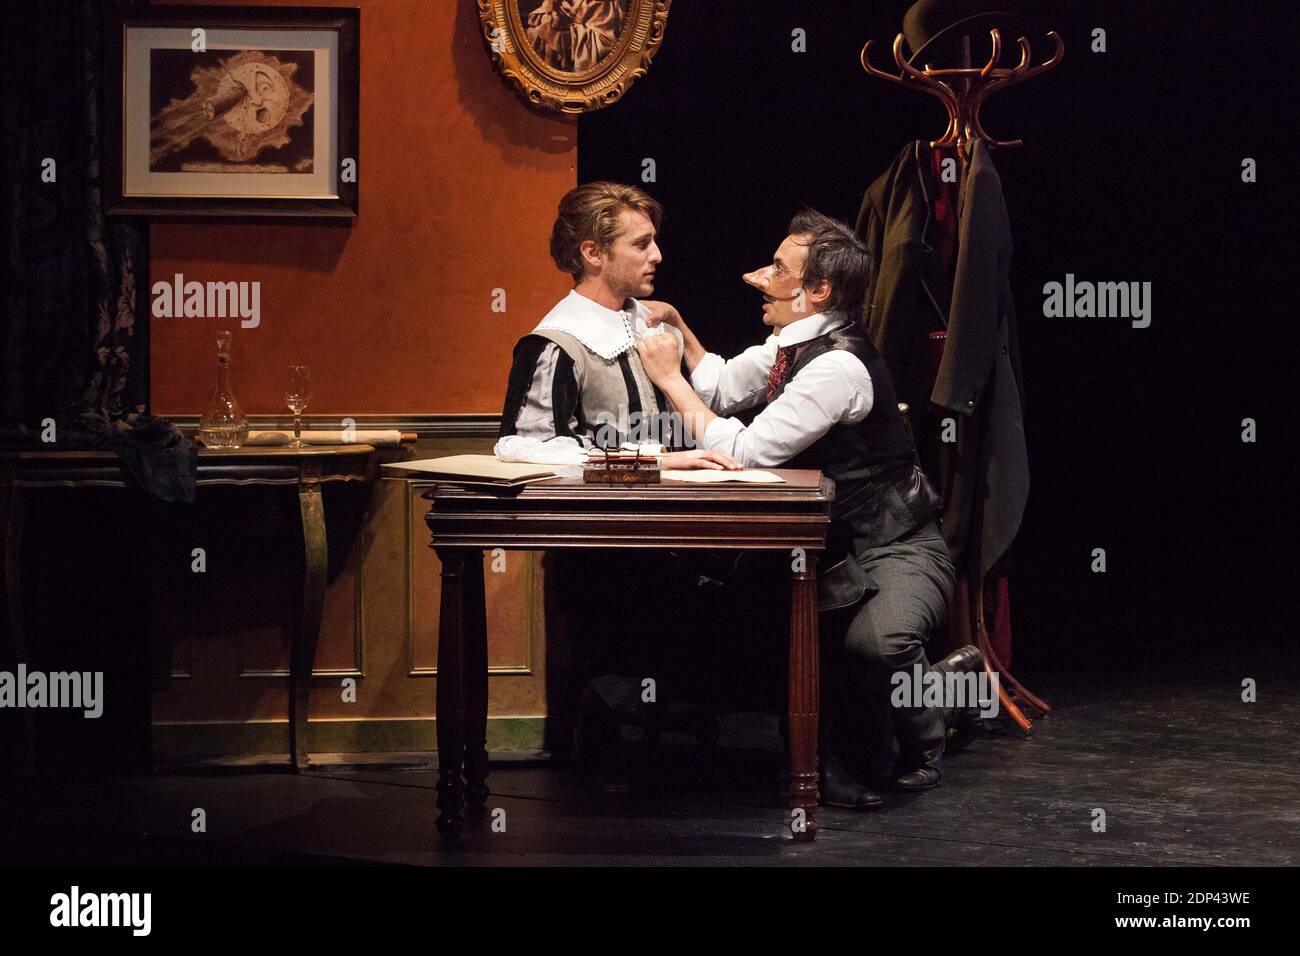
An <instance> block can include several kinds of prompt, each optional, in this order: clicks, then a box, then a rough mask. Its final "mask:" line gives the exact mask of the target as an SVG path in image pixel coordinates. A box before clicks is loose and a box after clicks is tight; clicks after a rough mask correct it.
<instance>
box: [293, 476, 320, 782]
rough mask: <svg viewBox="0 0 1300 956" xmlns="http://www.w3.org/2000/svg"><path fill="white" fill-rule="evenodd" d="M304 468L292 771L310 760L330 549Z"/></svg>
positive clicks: (316, 485)
mask: <svg viewBox="0 0 1300 956" xmlns="http://www.w3.org/2000/svg"><path fill="white" fill-rule="evenodd" d="M308 468H309V464H304V465H303V471H304V474H303V477H302V478H301V480H300V481H299V483H298V510H299V511H300V512H301V514H302V545H303V560H304V565H305V575H304V580H303V587H302V613H301V615H300V616H299V618H298V622H297V627H296V628H295V630H294V635H293V646H292V648H291V649H290V654H289V675H290V676H289V680H290V700H289V757H290V760H291V761H292V763H293V768H294V769H295V770H306V769H307V765H308V762H309V760H310V757H311V748H310V746H309V745H308V740H307V705H308V702H309V701H310V698H311V672H312V667H313V666H314V665H315V663H316V642H317V640H318V639H319V638H320V620H321V612H322V610H323V609H324V607H325V576H326V568H327V564H328V561H329V548H328V546H327V542H326V539H325V505H324V502H323V501H322V500H321V486H320V481H319V480H318V477H319V476H318V475H316V474H311V473H309V471H308Z"/></svg>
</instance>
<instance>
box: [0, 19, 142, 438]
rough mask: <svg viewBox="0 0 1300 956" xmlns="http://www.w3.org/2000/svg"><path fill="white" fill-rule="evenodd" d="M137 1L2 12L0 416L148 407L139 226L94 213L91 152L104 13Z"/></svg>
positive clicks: (0, 420) (62, 416)
mask: <svg viewBox="0 0 1300 956" xmlns="http://www.w3.org/2000/svg"><path fill="white" fill-rule="evenodd" d="M147 6H148V4H147V2H146V0H41V2H30V0H29V2H26V3H23V4H21V5H19V4H15V5H12V7H10V8H7V9H6V14H5V26H4V29H3V30H0V109H2V119H0V141H2V143H3V150H2V152H3V159H2V161H3V164H4V166H3V169H4V179H3V185H2V186H0V197H2V198H0V223H3V240H2V242H3V273H2V274H3V276H4V281H3V301H2V303H0V307H2V309H3V312H2V314H3V322H2V324H0V425H8V426H13V425H16V424H25V425H28V426H35V425H37V424H38V423H39V422H40V421H41V420H42V419H45V418H53V419H55V420H56V421H58V422H59V423H60V427H62V423H64V422H68V421H77V420H80V421H82V422H85V421H87V420H98V421H101V422H105V423H107V422H120V420H122V419H124V418H126V417H127V416H129V415H134V414H135V413H140V412H144V411H145V410H146V405H147V403H148V396H149V365H148V345H149V343H148V315H149V310H148V300H147V296H148V288H147V285H148V283H147V276H148V262H149V256H148V246H147V243H148V223H147V221H146V220H144V219H140V218H122V217H105V215H104V210H103V206H102V205H101V189H100V187H101V182H100V176H101V167H100V162H99V157H100V149H101V147H102V145H103V144H102V143H101V142H100V133H101V130H102V129H103V105H104V94H105V88H106V85H108V84H109V81H108V80H107V79H106V78H105V76H104V75H103V62H104V60H103V39H102V36H103V25H104V19H105V16H106V15H108V14H110V13H111V12H112V11H113V10H130V9H144V8H146V7H147ZM14 7H16V9H14ZM46 159H52V160H53V161H54V171H53V172H54V181H53V182H47V181H45V178H46V177H48V175H49V174H48V172H47V171H46V167H47V166H48V164H46V163H45V160H46Z"/></svg>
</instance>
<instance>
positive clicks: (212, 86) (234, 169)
mask: <svg viewBox="0 0 1300 956" xmlns="http://www.w3.org/2000/svg"><path fill="white" fill-rule="evenodd" d="M360 24H361V11H360V10H358V9H356V8H347V7H342V8H341V7H209V6H195V7H188V6H178V7H153V8H150V9H148V10H144V11H141V12H140V13H138V14H125V15H121V16H119V17H117V18H116V19H113V20H111V21H109V22H108V24H107V25H106V31H107V34H106V37H105V42H106V44H107V46H106V49H105V76H106V78H107V79H106V83H105V111H104V112H105V129H104V134H105V135H104V139H103V144H102V149H103V159H104V200H105V208H106V210H107V211H108V212H109V213H116V214H129V215H186V216H192V215H227V216H230V215H238V216H249V215H252V216H355V215H356V214H357V167H358V164H359V163H360V160H361V157H360V155H359V152H360V149H359V147H360V125H359V118H358V94H359V89H360V68H361V65H360V43H359V41H360ZM119 78H120V81H119Z"/></svg>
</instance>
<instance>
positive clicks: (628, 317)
mask: <svg viewBox="0 0 1300 956" xmlns="http://www.w3.org/2000/svg"><path fill="white" fill-rule="evenodd" d="M625 304H626V305H627V308H626V309H623V310H622V311H616V310H614V309H607V308H605V307H604V306H603V305H601V304H600V303H599V302H595V301H593V300H591V299H588V298H587V297H586V296H585V295H582V294H580V293H579V292H578V291H577V290H576V289H575V290H574V291H572V292H570V293H569V294H568V295H567V296H565V297H564V298H563V299H561V300H560V301H559V302H558V303H557V304H556V306H555V308H553V309H551V311H550V312H548V313H547V314H546V318H544V319H542V321H541V322H539V323H538V324H537V328H536V329H534V330H533V331H535V332H541V331H543V330H548V329H554V330H555V331H558V332H567V333H569V334H570V335H572V336H573V337H574V338H575V339H577V340H578V341H579V342H581V343H582V344H583V345H585V346H586V347H587V348H589V349H590V350H591V351H593V352H595V353H596V354H597V355H599V356H600V357H601V358H603V359H607V360H608V359H615V358H618V357H619V356H620V355H622V354H623V353H624V352H626V351H628V350H629V349H632V348H635V347H636V340H637V339H639V338H641V337H642V336H643V335H653V334H655V333H656V332H661V331H663V329H662V327H655V328H653V329H652V328H648V327H647V326H646V324H645V317H646V316H647V315H649V314H650V310H649V309H647V308H646V307H645V306H643V305H642V304H641V303H640V302H638V301H637V300H636V299H628V300H627V302H626V303H625Z"/></svg>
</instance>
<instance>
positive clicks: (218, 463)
mask: <svg viewBox="0 0 1300 956" xmlns="http://www.w3.org/2000/svg"><path fill="white" fill-rule="evenodd" d="M375 472H376V457H375V449H374V447H373V446H371V445H360V444H349V445H312V446H311V447H309V448H302V449H299V448H285V447H283V446H279V447H276V446H245V447H244V448H239V449H235V450H233V451H228V450H225V449H211V448H201V449H199V461H198V476H197V483H198V485H199V486H200V487H204V486H207V485H295V486H297V489H298V510H299V513H300V514H301V516H302V543H303V561H304V565H305V569H306V574H305V576H304V581H303V600H302V613H301V615H300V616H299V619H298V621H297V622H296V625H295V627H294V631H293V642H292V645H291V650H290V657H289V673H290V678H289V679H290V693H289V756H290V760H291V762H292V764H293V767H294V769H295V770H305V769H306V768H307V764H308V756H309V753H310V748H309V747H308V741H307V704H308V699H309V694H310V690H311V672H312V665H313V664H314V663H315V660H316V642H317V640H318V639H319V637H320V622H321V612H322V610H323V608H324V605H325V577H326V564H327V559H328V550H327V547H326V538H325V506H324V502H323V501H322V498H321V485H323V484H325V483H326V482H331V481H361V482H366V481H370V480H371V479H372V478H374V475H375ZM84 487H107V488H131V487H134V485H133V484H132V483H131V482H130V481H129V479H128V478H127V477H126V475H125V474H124V472H123V470H122V467H121V464H120V463H119V460H118V457H117V456H116V455H115V454H113V453H112V452H111V451H19V452H0V536H3V554H4V589H5V604H6V606H7V608H8V613H9V633H10V643H11V645H12V650H13V654H14V659H15V660H16V661H25V660H26V659H27V643H26V638H25V636H24V634H23V627H22V623H23V622H22V586H21V584H22V578H21V570H20V568H19V556H20V554H21V553H22V535H23V518H24V516H25V514H26V509H27V507H28V499H29V498H30V497H31V494H30V492H31V491H32V490H35V489H42V488H84ZM33 743H34V728H33V726H32V712H31V710H29V709H24V710H23V748H22V761H23V766H22V768H21V770H20V772H21V773H22V775H23V776H24V777H28V776H30V775H31V772H32V769H33V752H32V748H33Z"/></svg>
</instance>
